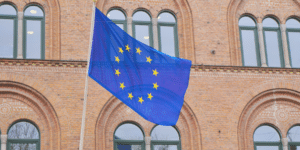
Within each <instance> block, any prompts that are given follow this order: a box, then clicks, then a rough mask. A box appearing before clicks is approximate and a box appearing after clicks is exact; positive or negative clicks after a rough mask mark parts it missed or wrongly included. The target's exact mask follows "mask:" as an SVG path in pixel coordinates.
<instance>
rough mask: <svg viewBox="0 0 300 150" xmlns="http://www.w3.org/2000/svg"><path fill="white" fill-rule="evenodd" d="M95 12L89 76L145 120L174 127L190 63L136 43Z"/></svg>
mask: <svg viewBox="0 0 300 150" xmlns="http://www.w3.org/2000/svg"><path fill="white" fill-rule="evenodd" d="M95 9H96V10H95V21H94V33H93V41H92V49H91V55H90V63H89V71H88V75H89V76H90V77H91V78H92V79H94V80H95V81H96V82H97V83H99V84H100V85H101V86H103V87H104V88H105V89H106V90H108V91H109V92H110V93H112V94H113V95H114V96H115V97H117V98H118V99H119V100H121V101H122V102H123V103H125V104H126V105H127V106H129V107H130V108H131V109H133V110H134V111H135V112H137V113H138V114H139V115H141V116H142V117H143V118H145V119H146V120H148V121H150V122H153V123H156V124H160V125H167V126H170V125H175V124H176V122H177V120H178V117H179V114H180V110H181V108H182V105H183V101H184V95H185V92H186V90H187V87H188V83H189V75H190V68H191V61H189V60H185V59H181V58H176V57H171V56H168V55H166V54H164V53H161V52H159V51H157V50H155V49H154V48H152V47H150V46H148V45H145V44H143V43H141V42H139V41H137V40H136V39H134V38H132V37H131V36H130V35H128V34H127V33H126V32H124V31H123V30H122V29H121V28H119V27H118V26H117V25H116V24H114V23H113V22H112V21H111V20H110V19H109V18H107V17H106V16H105V15H104V14H103V13H102V12H101V11H100V10H98V9H97V8H95Z"/></svg>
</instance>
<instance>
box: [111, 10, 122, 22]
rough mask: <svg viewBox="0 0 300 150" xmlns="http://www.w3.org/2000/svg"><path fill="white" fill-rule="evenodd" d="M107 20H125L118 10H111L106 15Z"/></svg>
mask: <svg viewBox="0 0 300 150" xmlns="http://www.w3.org/2000/svg"><path fill="white" fill-rule="evenodd" d="M107 17H108V18H109V19H116V20H125V15H124V14H123V13H122V12H121V11H120V10H112V11H110V12H109V13H108V14H107Z"/></svg>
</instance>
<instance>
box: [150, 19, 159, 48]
mask: <svg viewBox="0 0 300 150" xmlns="http://www.w3.org/2000/svg"><path fill="white" fill-rule="evenodd" d="M157 20H158V19H157V18H152V26H153V46H154V48H155V49H157V50H158V48H159V47H158V31H157Z"/></svg>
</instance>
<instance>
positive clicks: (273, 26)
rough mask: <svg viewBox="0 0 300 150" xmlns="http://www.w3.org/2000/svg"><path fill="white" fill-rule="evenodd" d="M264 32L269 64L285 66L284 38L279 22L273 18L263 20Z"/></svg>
mask: <svg viewBox="0 0 300 150" xmlns="http://www.w3.org/2000/svg"><path fill="white" fill-rule="evenodd" d="M263 33H264V42H265V50H266V57H267V58H266V59H267V65H268V66H269V67H284V59H283V50H282V40H281V34H280V28H279V24H278V22H277V21H276V20H274V19H273V18H270V17H268V18H265V19H264V20H263Z"/></svg>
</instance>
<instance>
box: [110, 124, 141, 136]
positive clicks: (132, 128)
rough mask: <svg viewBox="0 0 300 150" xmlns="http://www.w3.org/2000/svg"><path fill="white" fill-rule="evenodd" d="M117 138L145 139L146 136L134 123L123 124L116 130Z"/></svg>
mask: <svg viewBox="0 0 300 150" xmlns="http://www.w3.org/2000/svg"><path fill="white" fill-rule="evenodd" d="M115 139H120V140H143V139H144V136H143V133H142V131H141V129H140V128H139V127H137V126H136V125H133V124H129V123H127V124H123V125H121V126H120V127H119V128H118V129H117V130H116V132H115Z"/></svg>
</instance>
